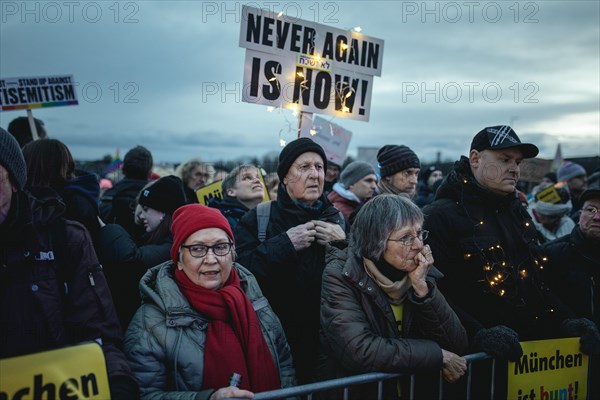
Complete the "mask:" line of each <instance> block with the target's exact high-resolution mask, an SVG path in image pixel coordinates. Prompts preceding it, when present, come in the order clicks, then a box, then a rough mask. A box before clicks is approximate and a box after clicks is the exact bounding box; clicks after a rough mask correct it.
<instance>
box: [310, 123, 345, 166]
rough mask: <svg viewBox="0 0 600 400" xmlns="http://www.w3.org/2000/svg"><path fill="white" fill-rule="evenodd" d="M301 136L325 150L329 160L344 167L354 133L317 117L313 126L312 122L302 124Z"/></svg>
mask: <svg viewBox="0 0 600 400" xmlns="http://www.w3.org/2000/svg"><path fill="white" fill-rule="evenodd" d="M300 136H301V137H307V138H310V139H312V140H313V141H315V142H316V143H318V144H320V145H321V147H323V150H325V154H326V155H327V160H329V161H332V162H334V163H336V164H338V165H342V164H343V163H344V159H345V158H346V152H347V151H348V146H350V140H351V139H352V132H350V131H348V130H346V129H344V128H342V127H341V126H339V125H337V124H334V123H333V122H329V121H327V120H326V119H324V118H321V117H318V116H315V117H314V119H313V121H312V124H311V123H310V121H308V122H307V121H304V122H303V123H302V130H301V132H300Z"/></svg>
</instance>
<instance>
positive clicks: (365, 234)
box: [350, 194, 424, 261]
mask: <svg viewBox="0 0 600 400" xmlns="http://www.w3.org/2000/svg"><path fill="white" fill-rule="evenodd" d="M423 219H424V217H423V213H422V212H421V209H420V208H419V207H417V206H416V205H415V204H414V203H413V202H412V201H410V200H409V199H408V198H407V197H405V196H399V195H396V194H380V195H378V196H375V197H374V198H372V199H371V200H369V201H368V202H367V203H365V205H364V206H362V208H361V209H360V211H359V212H358V214H357V215H356V219H355V220H354V223H353V224H352V229H351V236H350V245H351V246H352V247H353V248H354V252H355V253H356V255H357V256H359V257H365V258H368V259H369V260H372V261H377V260H380V259H381V257H382V256H383V253H384V252H385V249H386V248H387V242H388V239H389V238H390V235H391V234H392V233H393V232H395V231H397V230H400V229H402V228H404V227H407V226H412V225H416V224H422V223H423Z"/></svg>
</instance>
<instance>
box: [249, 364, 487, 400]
mask: <svg viewBox="0 0 600 400" xmlns="http://www.w3.org/2000/svg"><path fill="white" fill-rule="evenodd" d="M464 358H465V359H466V360H467V372H466V376H467V389H466V390H467V392H466V397H465V400H471V383H472V382H471V379H472V364H473V363H474V362H477V361H482V360H487V359H491V358H492V357H491V356H490V355H488V354H487V353H474V354H469V355H466V356H465V357H464ZM495 366H496V360H493V359H492V369H491V376H490V382H491V384H490V399H493V397H494V372H495ZM402 376H405V375H404V374H401V373H384V372H369V373H366V374H360V375H354V376H348V377H345V378H338V379H331V380H327V381H321V382H315V383H309V384H307V385H300V386H294V387H289V388H284V389H278V390H271V391H268V392H262V393H256V394H255V395H254V400H275V399H285V398H290V397H296V398H297V397H300V396H303V398H304V396H305V398H306V399H307V400H312V398H313V394H314V393H318V392H324V391H327V390H332V389H344V395H343V396H344V397H343V398H344V400H348V393H349V389H350V387H351V386H354V385H361V384H364V383H373V382H377V397H376V399H377V400H381V399H382V396H383V382H384V381H387V380H390V379H397V378H400V377H402ZM414 387H415V375H414V374H413V375H410V393H409V397H408V399H409V400H414V396H415V393H414ZM443 389H444V380H443V378H442V374H441V372H440V377H439V399H440V400H442V399H443V398H444V390H443ZM353 400H354V399H353ZM356 400H364V399H356ZM477 400H480V399H477Z"/></svg>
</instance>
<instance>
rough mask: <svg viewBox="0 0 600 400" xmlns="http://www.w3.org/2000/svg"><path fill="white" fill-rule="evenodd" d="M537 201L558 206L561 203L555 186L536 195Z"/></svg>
mask: <svg viewBox="0 0 600 400" xmlns="http://www.w3.org/2000/svg"><path fill="white" fill-rule="evenodd" d="M535 199H536V200H537V201H541V202H544V203H550V204H557V203H560V200H561V198H560V195H559V194H558V192H557V191H556V188H555V187H554V186H550V187H548V188H546V189H544V190H542V191H541V192H539V193H538V194H536V195H535Z"/></svg>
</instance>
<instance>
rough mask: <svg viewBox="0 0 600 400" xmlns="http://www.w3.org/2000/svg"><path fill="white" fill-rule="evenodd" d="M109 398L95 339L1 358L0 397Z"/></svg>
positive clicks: (104, 370)
mask: <svg viewBox="0 0 600 400" xmlns="http://www.w3.org/2000/svg"><path fill="white" fill-rule="evenodd" d="M21 398H22V399H99V400H106V399H110V388H109V386H108V376H107V374H106V364H105V361H104V353H102V349H101V348H100V346H99V345H98V344H97V343H89V344H84V345H79V346H72V347H66V348H63V349H58V350H51V351H45V352H42V353H35V354H29V355H26V356H20V357H13V358H5V359H3V360H0V399H21Z"/></svg>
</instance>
